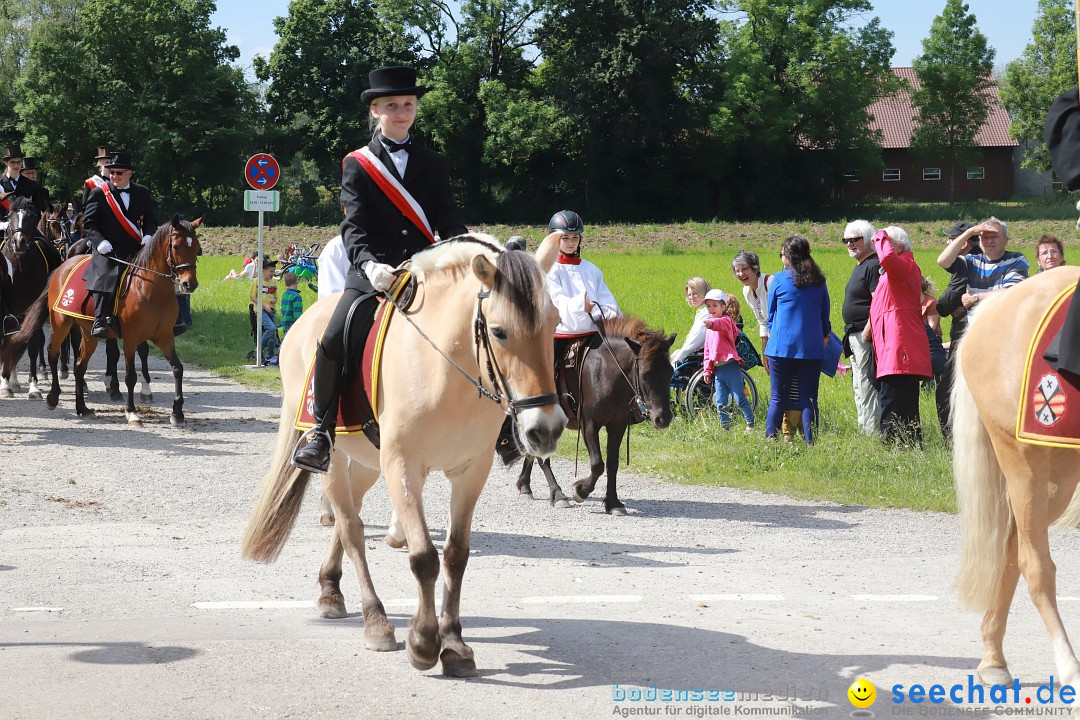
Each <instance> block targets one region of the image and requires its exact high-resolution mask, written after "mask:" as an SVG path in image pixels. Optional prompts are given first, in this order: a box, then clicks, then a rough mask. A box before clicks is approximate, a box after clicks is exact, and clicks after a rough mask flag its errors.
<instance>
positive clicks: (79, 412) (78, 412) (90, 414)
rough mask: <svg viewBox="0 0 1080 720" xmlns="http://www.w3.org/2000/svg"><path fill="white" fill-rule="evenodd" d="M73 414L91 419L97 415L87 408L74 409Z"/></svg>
mask: <svg viewBox="0 0 1080 720" xmlns="http://www.w3.org/2000/svg"><path fill="white" fill-rule="evenodd" d="M75 414H76V415H78V416H79V417H81V418H83V419H85V420H91V419H93V418H96V417H97V413H96V412H94V411H93V410H90V409H89V408H87V409H86V410H76V411H75Z"/></svg>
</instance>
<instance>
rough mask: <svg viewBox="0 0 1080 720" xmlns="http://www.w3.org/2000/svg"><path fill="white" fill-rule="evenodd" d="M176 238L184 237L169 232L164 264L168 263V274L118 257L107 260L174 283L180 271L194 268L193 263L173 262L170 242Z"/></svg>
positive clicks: (174, 232)
mask: <svg viewBox="0 0 1080 720" xmlns="http://www.w3.org/2000/svg"><path fill="white" fill-rule="evenodd" d="M178 236H179V237H184V235H183V234H182V233H179V232H176V231H170V232H169V243H168V245H169V256H168V259H167V260H166V262H167V263H168V266H169V272H167V273H163V272H159V271H158V270H151V269H150V268H148V267H144V266H142V265H136V264H135V263H133V262H128V261H127V260H121V259H120V258H118V257H111V256H110V257H109V259H110V260H112V261H113V262H116V263H120V264H121V265H127V266H128V267H131V268H135V269H136V270H142V271H143V272H148V273H152V274H154V275H157V276H159V277H163V278H167V279H169V280H172V281H174V282H175V281H176V280H177V275H176V273H178V272H179V271H181V270H187V269H188V268H193V267H195V263H179V264H177V263H176V262H175V256H174V254H173V247H172V240H173V238H175V237H178ZM192 237H193V238H194V236H192Z"/></svg>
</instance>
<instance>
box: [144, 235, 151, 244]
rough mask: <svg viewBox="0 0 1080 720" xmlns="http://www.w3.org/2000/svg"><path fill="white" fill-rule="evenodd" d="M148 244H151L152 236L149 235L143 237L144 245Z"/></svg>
mask: <svg viewBox="0 0 1080 720" xmlns="http://www.w3.org/2000/svg"><path fill="white" fill-rule="evenodd" d="M148 242H150V236H149V235H143V236H142V244H143V245H145V244H146V243H148Z"/></svg>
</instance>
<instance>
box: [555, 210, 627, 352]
mask: <svg viewBox="0 0 1080 720" xmlns="http://www.w3.org/2000/svg"><path fill="white" fill-rule="evenodd" d="M548 231H549V232H553V233H555V232H557V233H562V237H561V238H560V239H559V257H558V260H557V261H556V262H555V265H553V266H552V268H551V270H550V271H549V272H548V276H547V289H548V294H549V295H550V296H551V301H552V302H553V303H555V307H556V309H557V310H558V311H559V325H558V327H556V328H555V338H556V341H558V340H559V339H565V340H568V339H572V338H579V337H585V336H586V335H591V334H593V333H594V332H596V330H597V327H596V320H597V319H610V318H613V317H618V316H619V315H621V314H622V313H621V312H619V304H618V303H617V302H615V296H614V295H612V294H611V290H609V289H608V286H607V283H605V282H604V274H603V273H602V272H600V268H598V267H596V265H593V264H592V263H591V262H589V261H588V260H584V259H582V257H581V236H582V234H584V232H585V223H584V222H582V220H581V216H580V215H578V214H577V213H576V212H574V211H573V210H560V211H559V212H557V213H555V214H554V215H552V216H551V221H550V222H549V223H548Z"/></svg>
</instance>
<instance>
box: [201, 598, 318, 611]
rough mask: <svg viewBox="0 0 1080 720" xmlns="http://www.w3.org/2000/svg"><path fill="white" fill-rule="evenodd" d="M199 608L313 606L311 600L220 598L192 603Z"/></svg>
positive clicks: (257, 608)
mask: <svg viewBox="0 0 1080 720" xmlns="http://www.w3.org/2000/svg"><path fill="white" fill-rule="evenodd" d="M191 606H192V607H193V608H197V609H199V610H276V609H278V608H313V607H315V603H313V602H312V601H310V600H220V601H214V602H197V603H191Z"/></svg>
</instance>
